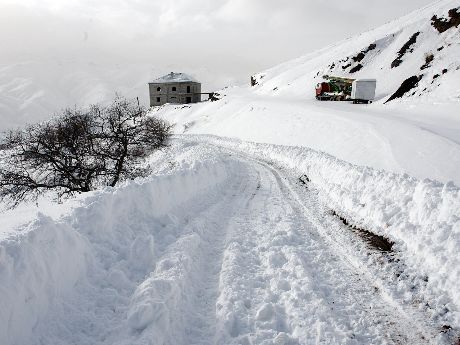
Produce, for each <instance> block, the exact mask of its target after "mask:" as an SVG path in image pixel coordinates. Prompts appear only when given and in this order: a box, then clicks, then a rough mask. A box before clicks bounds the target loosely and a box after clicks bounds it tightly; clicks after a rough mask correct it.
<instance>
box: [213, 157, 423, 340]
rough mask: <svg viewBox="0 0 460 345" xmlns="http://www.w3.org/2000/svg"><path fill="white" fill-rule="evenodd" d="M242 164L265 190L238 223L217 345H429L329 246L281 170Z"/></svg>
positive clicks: (253, 162)
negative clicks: (269, 344)
mask: <svg viewBox="0 0 460 345" xmlns="http://www.w3.org/2000/svg"><path fill="white" fill-rule="evenodd" d="M239 156H240V157H241V158H242V159H243V160H245V161H246V162H248V164H249V165H252V166H253V168H254V169H255V170H256V171H258V174H260V175H261V176H263V178H262V187H261V188H260V189H258V190H256V195H254V196H252V197H251V199H250V204H249V205H248V207H247V208H246V209H244V210H242V214H241V215H240V216H239V217H238V219H236V220H234V222H235V223H236V226H235V229H236V231H235V232H234V233H233V237H232V239H231V240H230V241H229V244H228V245H227V250H226V258H225V260H224V265H223V272H222V276H223V278H221V289H222V292H221V296H220V297H219V302H218V316H219V317H220V321H219V324H220V326H219V327H218V335H217V336H218V337H217V339H218V340H219V342H218V343H226V344H227V343H228V344H239V343H243V344H244V343H248V344H249V343H254V344H257V343H262V342H264V341H269V340H272V341H274V342H275V343H279V344H291V343H292V344H296V343H301V344H310V343H330V342H331V341H332V342H334V343H343V342H348V343H356V344H359V343H390V344H391V343H393V344H398V343H418V344H423V343H428V340H427V338H431V335H430V334H426V333H428V332H424V331H423V330H422V329H421V328H420V327H419V326H418V325H417V323H416V322H414V321H411V320H409V316H407V315H406V314H405V313H404V311H403V310H402V309H401V308H397V309H396V310H393V309H392V308H393V307H395V306H394V305H391V304H390V305H388V300H387V299H386V298H385V297H384V296H382V295H381V294H380V292H379V291H377V289H376V288H375V287H374V283H373V282H372V277H369V276H368V274H367V273H366V272H364V271H363V270H362V268H360V267H357V266H356V264H355V263H353V262H352V261H351V260H349V258H348V257H347V256H345V255H343V253H342V252H341V251H340V250H338V248H336V247H335V245H332V246H331V240H330V239H328V238H325V236H326V237H327V235H326V234H325V233H323V232H322V231H321V229H318V226H321V224H319V223H318V222H315V221H314V222H313V223H314V224H312V222H311V219H310V218H315V216H314V215H313V217H312V214H311V212H306V210H305V206H303V205H302V201H301V200H300V199H299V198H298V197H297V196H296V194H295V192H294V191H293V190H292V188H290V186H289V185H288V182H284V181H283V180H284V177H282V176H281V175H280V173H279V172H278V171H277V170H276V169H275V168H273V167H272V166H270V165H268V164H266V163H264V162H260V161H256V160H254V159H252V158H250V157H247V156H245V155H244V154H239ZM261 199H262V200H261ZM249 206H251V207H249ZM264 241H265V242H264ZM277 242H278V243H277ZM261 243H262V244H261ZM332 244H333V243H332ZM305 311H307V312H305ZM414 329H415V331H414Z"/></svg>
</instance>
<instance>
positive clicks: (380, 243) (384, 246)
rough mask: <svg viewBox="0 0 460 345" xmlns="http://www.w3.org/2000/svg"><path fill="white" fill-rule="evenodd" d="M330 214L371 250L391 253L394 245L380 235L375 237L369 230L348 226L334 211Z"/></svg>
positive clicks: (347, 222) (346, 221) (344, 219)
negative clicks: (362, 240)
mask: <svg viewBox="0 0 460 345" xmlns="http://www.w3.org/2000/svg"><path fill="white" fill-rule="evenodd" d="M331 214H332V215H333V216H334V217H337V218H338V219H340V220H341V221H342V223H343V224H345V225H346V226H347V227H348V228H350V229H351V230H352V231H353V232H354V233H356V234H357V235H358V236H360V237H361V238H362V239H364V240H365V241H366V242H367V243H368V244H369V245H370V246H371V247H372V248H374V249H376V250H379V251H381V252H391V251H392V249H393V245H394V243H393V242H391V241H390V240H389V239H387V238H385V237H383V236H380V235H376V234H374V233H373V232H371V231H369V230H365V229H361V228H358V227H357V226H355V225H352V224H350V222H349V221H348V220H347V219H346V218H344V217H342V216H340V215H339V214H337V212H335V211H334V210H332V211H331Z"/></svg>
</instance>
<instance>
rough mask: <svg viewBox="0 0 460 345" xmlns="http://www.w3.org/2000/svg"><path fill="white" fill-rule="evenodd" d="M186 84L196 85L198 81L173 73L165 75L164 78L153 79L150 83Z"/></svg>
mask: <svg viewBox="0 0 460 345" xmlns="http://www.w3.org/2000/svg"><path fill="white" fill-rule="evenodd" d="M187 82H194V83H198V81H197V80H196V79H195V78H193V77H191V76H189V75H188V74H185V73H174V72H171V73H169V74H166V75H165V76H163V77H161V78H158V79H155V80H154V81H153V82H152V83H187Z"/></svg>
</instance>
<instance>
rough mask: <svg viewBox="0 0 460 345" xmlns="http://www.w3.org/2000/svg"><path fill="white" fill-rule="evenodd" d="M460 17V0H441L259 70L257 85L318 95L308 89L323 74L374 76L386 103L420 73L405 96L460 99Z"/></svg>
mask: <svg viewBox="0 0 460 345" xmlns="http://www.w3.org/2000/svg"><path fill="white" fill-rule="evenodd" d="M459 18H460V4H459V2H458V1H452V0H444V1H438V2H435V3H433V4H432V5H430V6H427V7H425V8H423V9H421V10H418V11H415V12H413V13H411V14H409V15H407V16H405V17H403V18H400V19H398V20H396V21H393V22H391V23H388V24H386V25H384V26H382V27H380V28H377V29H375V30H372V31H369V32H366V33H363V34H361V35H359V36H356V37H353V38H350V39H347V40H345V41H343V42H340V43H338V44H336V45H333V46H330V47H327V48H325V49H323V50H321V51H318V52H315V53H313V54H309V55H307V56H304V57H301V58H299V59H296V60H293V61H290V62H287V63H284V64H281V65H279V66H276V67H274V68H272V69H270V70H268V71H266V72H262V73H260V74H257V75H256V76H255V78H256V81H257V83H258V85H257V87H256V89H257V91H258V92H259V93H261V94H270V95H283V96H304V97H305V96H307V97H310V98H312V97H313V96H314V94H313V93H311V92H306V91H307V90H308V87H309V86H312V85H314V84H315V82H314V81H317V80H320V79H321V77H322V76H323V75H336V76H345V77H350V78H369V77H372V78H376V79H377V80H378V88H377V99H378V100H379V101H380V102H385V101H386V100H387V99H388V98H389V96H390V95H392V94H393V93H394V92H396V90H397V89H398V88H399V87H400V85H401V84H402V82H403V81H404V80H406V79H408V78H410V77H413V76H415V77H417V78H418V79H420V81H419V82H418V84H417V86H416V87H414V89H412V90H411V91H410V92H407V94H405V95H404V98H405V99H410V100H412V101H415V102H436V103H439V102H458V101H459V97H460V86H459V85H458V81H459V80H460V61H459V56H460V29H459V25H460V19H459ZM440 23H441V24H440ZM442 23H445V24H444V25H442Z"/></svg>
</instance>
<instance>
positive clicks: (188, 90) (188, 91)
mask: <svg viewBox="0 0 460 345" xmlns="http://www.w3.org/2000/svg"><path fill="white" fill-rule="evenodd" d="M187 93H190V85H189V86H187Z"/></svg>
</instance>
